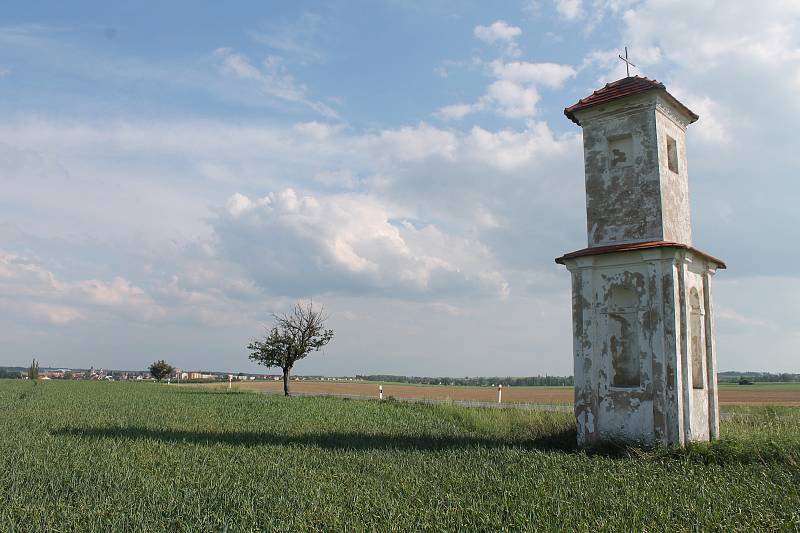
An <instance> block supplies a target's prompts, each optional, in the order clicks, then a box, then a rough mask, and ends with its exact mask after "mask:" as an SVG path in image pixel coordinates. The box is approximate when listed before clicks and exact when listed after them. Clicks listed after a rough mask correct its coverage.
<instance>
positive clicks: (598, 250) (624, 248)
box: [556, 241, 728, 268]
mask: <svg viewBox="0 0 800 533" xmlns="http://www.w3.org/2000/svg"><path fill="white" fill-rule="evenodd" d="M650 248H681V249H683V250H690V251H692V252H694V253H696V254H697V255H699V256H700V257H703V258H705V259H706V260H708V261H711V262H713V263H716V264H717V265H718V268H728V267H727V265H726V264H725V262H724V261H722V260H720V259H717V258H716V257H714V256H713V255H708V254H707V253H704V252H701V251H700V250H698V249H697V248H693V247H691V246H688V245H686V244H679V243H677V242H669V241H647V242H629V243H623V244H612V245H609V246H595V247H590V248H584V249H582V250H578V251H576V252H570V253H568V254H564V255H562V256H561V257H557V258H556V263H558V264H559V265H563V264H564V261H566V260H567V259H575V258H576V257H586V256H590V255H601V254H611V253H614V252H631V251H634V250H647V249H650Z"/></svg>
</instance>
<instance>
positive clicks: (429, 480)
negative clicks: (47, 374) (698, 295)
mask: <svg viewBox="0 0 800 533" xmlns="http://www.w3.org/2000/svg"><path fill="white" fill-rule="evenodd" d="M0 405H2V407H3V409H2V411H0V531H4V532H14V531H104V532H105V531H308V530H324V531H378V532H386V531H454V530H461V531H465V530H467V531H499V530H534V529H538V530H581V531H596V530H616V531H620V530H624V531H664V530H678V531H688V530H719V531H753V530H776V531H777V530H783V531H786V530H797V529H800V409H797V408H736V409H731V410H729V412H731V413H732V417H730V418H729V419H728V420H726V421H724V422H723V426H722V433H723V439H722V440H721V441H720V442H718V443H714V444H711V445H708V444H706V445H696V446H692V447H690V448H689V449H687V450H663V449H661V450H659V449H656V450H649V451H645V450H637V449H628V450H619V449H618V450H607V451H605V452H603V453H600V452H597V453H592V454H587V453H584V452H580V451H577V450H575V448H574V445H573V444H572V443H573V439H574V427H573V420H572V417H571V416H570V415H569V414H563V413H540V412H526V411H517V410H510V409H509V410H492V409H468V408H459V407H454V406H429V405H418V404H405V403H400V402H391V401H385V402H378V401H354V400H343V399H335V398H305V397H304V398H300V397H298V398H288V399H286V398H283V397H278V396H269V395H260V394H252V393H224V392H207V391H203V390H198V389H182V388H178V387H174V386H167V385H156V384H149V383H138V384H134V383H130V384H126V383H96V382H47V383H42V382H40V383H32V382H24V381H0Z"/></svg>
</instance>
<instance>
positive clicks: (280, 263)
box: [215, 189, 508, 297]
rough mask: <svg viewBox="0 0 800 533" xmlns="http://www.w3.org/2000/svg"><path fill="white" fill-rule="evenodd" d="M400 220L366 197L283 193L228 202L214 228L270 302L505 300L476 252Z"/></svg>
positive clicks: (476, 247)
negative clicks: (385, 297)
mask: <svg viewBox="0 0 800 533" xmlns="http://www.w3.org/2000/svg"><path fill="white" fill-rule="evenodd" d="M405 215H407V213H405V212H404V211H403V210H399V209H396V208H395V209H393V208H391V207H390V206H389V205H387V204H385V203H383V202H380V201H379V200H377V199H376V198H374V197H371V196H368V195H363V194H334V195H328V196H320V195H316V196H312V195H299V194H298V193H297V192H296V191H294V190H292V189H286V190H283V191H280V192H278V193H272V194H270V195H268V196H265V197H262V198H259V199H255V200H250V199H249V198H247V197H245V196H244V195H241V194H236V195H234V196H233V197H232V198H231V199H230V200H229V202H228V205H227V209H226V210H225V212H223V213H221V215H220V218H219V220H217V221H216V222H215V228H216V231H217V234H218V236H219V242H220V246H221V248H222V250H223V253H225V254H226V257H228V258H229V259H230V260H231V261H234V262H237V263H239V264H242V265H243V266H244V267H245V268H246V269H247V270H248V272H249V273H250V275H251V276H252V277H253V278H254V279H255V280H257V282H258V283H259V284H261V285H262V286H263V287H264V288H265V289H266V290H267V291H268V292H270V293H273V294H287V295H306V294H313V293H315V292H334V293H335V292H345V293H350V292H356V293H371V292H375V293H386V294H394V295H398V296H408V295H410V296H414V297H416V296H421V295H430V294H443V293H450V292H459V293H463V292H464V291H467V292H470V293H475V294H485V295H493V296H506V295H507V294H508V284H507V282H506V281H505V280H504V278H503V276H502V275H501V274H500V273H499V272H498V271H497V270H496V267H495V266H494V264H493V258H492V256H491V254H490V253H489V251H488V250H487V249H486V247H485V246H484V245H482V244H481V243H480V242H477V241H471V240H469V239H463V238H458V237H453V236H450V235H447V234H445V233H444V232H442V231H441V230H439V229H438V228H436V227H435V226H433V225H431V224H420V223H419V222H418V221H413V220H411V219H409V218H407V217H406V216H405Z"/></svg>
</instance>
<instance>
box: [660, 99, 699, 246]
mask: <svg viewBox="0 0 800 533" xmlns="http://www.w3.org/2000/svg"><path fill="white" fill-rule="evenodd" d="M655 119H656V133H657V137H658V171H659V174H660V176H661V216H662V226H663V238H664V240H665V241H671V242H677V243H681V244H688V245H691V244H692V221H691V213H690V208H689V172H688V162H687V158H686V127H687V126H688V125H689V121H688V119H687V118H686V117H685V116H684V115H682V114H680V113H677V112H676V111H675V110H674V109H673V108H672V107H671V106H669V104H667V102H666V101H665V100H664V99H663V98H661V97H660V96H659V97H658V98H657V101H656V113H655ZM667 137H670V138H672V139H674V140H675V143H676V147H677V163H678V172H673V171H672V170H670V168H669V154H668V152H667Z"/></svg>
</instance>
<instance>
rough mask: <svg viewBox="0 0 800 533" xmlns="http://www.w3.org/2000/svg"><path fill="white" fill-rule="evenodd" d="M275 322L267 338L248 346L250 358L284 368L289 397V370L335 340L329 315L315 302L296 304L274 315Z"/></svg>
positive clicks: (254, 341)
mask: <svg viewBox="0 0 800 533" xmlns="http://www.w3.org/2000/svg"><path fill="white" fill-rule="evenodd" d="M272 318H273V319H274V324H273V325H272V327H270V328H268V329H267V332H266V334H265V335H264V337H262V338H260V339H253V340H252V341H251V342H250V344H248V345H247V349H248V350H250V356H249V357H250V359H251V360H252V361H255V362H257V363H258V364H260V365H264V366H266V367H274V366H276V367H279V368H280V369H281V370H283V394H284V396H289V372H291V370H292V367H293V366H294V364H295V363H296V362H297V361H299V360H300V359H303V358H304V357H306V356H307V355H309V354H310V353H312V352H316V351H319V350H321V349H322V348H323V347H324V346H325V345H326V344H328V343H329V342H330V341H331V340H332V339H333V330H332V329H327V328H326V327H325V322H326V321H327V320H328V317H327V316H326V315H325V313H324V312H323V309H322V308H320V309H319V310H318V311H317V310H314V303H313V302H311V301H309V302H308V303H305V304H301V303H298V304H295V306H294V309H293V310H292V311H291V312H290V313H283V314H280V315H272Z"/></svg>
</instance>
